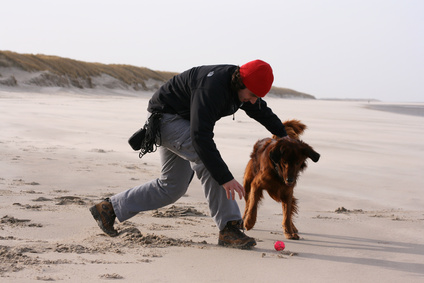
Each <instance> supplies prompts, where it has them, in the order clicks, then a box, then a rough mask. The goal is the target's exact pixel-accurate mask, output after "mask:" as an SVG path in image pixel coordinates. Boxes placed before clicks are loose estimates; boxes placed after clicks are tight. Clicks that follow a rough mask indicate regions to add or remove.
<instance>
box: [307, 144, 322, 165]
mask: <svg viewBox="0 0 424 283" xmlns="http://www.w3.org/2000/svg"><path fill="white" fill-rule="evenodd" d="M305 155H306V156H307V157H309V158H310V159H311V160H312V161H313V162H315V163H316V162H318V160H319V158H320V157H321V155H320V154H319V153H318V152H316V151H315V150H314V149H313V148H312V147H310V146H309V145H308V146H306V148H305Z"/></svg>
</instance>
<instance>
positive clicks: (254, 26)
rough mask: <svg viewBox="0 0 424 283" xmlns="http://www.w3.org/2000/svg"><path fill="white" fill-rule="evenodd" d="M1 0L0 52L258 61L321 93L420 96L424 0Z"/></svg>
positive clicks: (176, 67) (166, 61) (184, 62)
mask: <svg viewBox="0 0 424 283" xmlns="http://www.w3.org/2000/svg"><path fill="white" fill-rule="evenodd" d="M0 4H1V7H2V12H1V13H0V27H1V28H0V50H9V51H14V52H18V53H26V54H45V55H56V56H60V57H66V58H72V59H75V60H80V61H86V62H98V63H105V64H128V65H134V66H139V67H147V68H150V69H153V70H159V71H172V72H183V71H184V70H187V69H189V68H191V67H194V66H199V65H210V64H235V65H242V64H244V63H246V62H248V61H251V60H254V59H262V60H264V61H267V62H268V63H270V65H271V66H272V68H273V70H274V77H275V80H274V86H277V87H286V88H290V89H294V90H297V91H300V92H304V93H307V94H311V95H313V96H315V97H316V98H318V99H323V98H338V99H346V98H348V99H378V100H381V101H386V102H424V0H261V1H249V0H241V1H239V0H234V1H232V0H226V1H222V0H209V1H203V0H179V1H175V0H149V1H145V0H138V1H137V0H120V1H110V0H102V1H97V0H83V1H81V0H72V1H69V0H0Z"/></svg>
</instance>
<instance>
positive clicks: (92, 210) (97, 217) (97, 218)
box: [89, 206, 118, 237]
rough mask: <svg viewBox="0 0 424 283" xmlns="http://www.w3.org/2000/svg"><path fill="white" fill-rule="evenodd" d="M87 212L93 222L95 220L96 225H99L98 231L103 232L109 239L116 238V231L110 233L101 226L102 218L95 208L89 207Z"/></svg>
mask: <svg viewBox="0 0 424 283" xmlns="http://www.w3.org/2000/svg"><path fill="white" fill-rule="evenodd" d="M89 210H90V212H91V215H93V218H94V220H96V222H97V225H99V227H100V229H102V231H103V232H105V233H106V234H108V235H109V236H111V237H116V236H118V231H116V230H113V231H110V230H108V229H106V228H105V226H104V225H103V222H102V217H101V216H100V213H99V212H98V211H97V209H96V206H92V207H90V209H89Z"/></svg>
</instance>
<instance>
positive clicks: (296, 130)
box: [243, 120, 320, 240]
mask: <svg viewBox="0 0 424 283" xmlns="http://www.w3.org/2000/svg"><path fill="white" fill-rule="evenodd" d="M283 124H284V126H285V127H286V131H287V134H288V136H289V137H290V138H277V137H275V136H273V138H272V139H271V138H265V139H262V140H259V141H258V142H256V144H255V145H254V147H253V152H252V154H251V155H250V160H249V163H248V164H247V167H246V171H245V173H244V188H245V190H246V195H245V200H246V207H245V210H244V215H243V222H244V226H245V228H246V229H247V230H250V229H252V228H253V226H254V225H255V223H256V216H257V212H258V203H259V202H260V200H261V199H262V198H263V191H264V190H266V191H268V194H269V195H270V196H271V197H272V198H273V199H274V200H275V201H277V202H281V203H282V205H283V230H284V236H285V237H286V238H287V239H294V240H298V239H299V236H298V235H297V232H298V231H297V229H296V227H295V226H294V224H293V219H292V218H293V215H294V214H297V199H296V198H295V197H294V196H293V189H294V187H295V186H296V181H297V178H298V177H299V173H300V172H302V171H303V170H305V169H306V159H307V158H310V159H311V160H312V161H314V162H318V160H319V158H320V155H319V154H318V153H317V152H316V151H314V150H313V148H312V147H310V146H309V145H308V144H306V143H304V142H302V141H300V140H299V135H301V134H302V133H303V132H304V130H305V129H306V125H305V124H303V123H301V122H300V121H298V120H289V121H286V122H284V123H283Z"/></svg>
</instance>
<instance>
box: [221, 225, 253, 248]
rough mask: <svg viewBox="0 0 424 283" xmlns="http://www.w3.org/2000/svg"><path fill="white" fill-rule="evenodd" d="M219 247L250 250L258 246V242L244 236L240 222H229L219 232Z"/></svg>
mask: <svg viewBox="0 0 424 283" xmlns="http://www.w3.org/2000/svg"><path fill="white" fill-rule="evenodd" d="M218 245H220V246H225V247H232V248H237V249H250V248H251V247H253V246H256V241H255V239H253V238H251V237H249V236H246V234H244V232H243V231H242V226H241V224H240V222H239V221H229V222H228V223H227V225H226V226H225V228H224V229H223V230H222V231H219V240H218Z"/></svg>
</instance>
